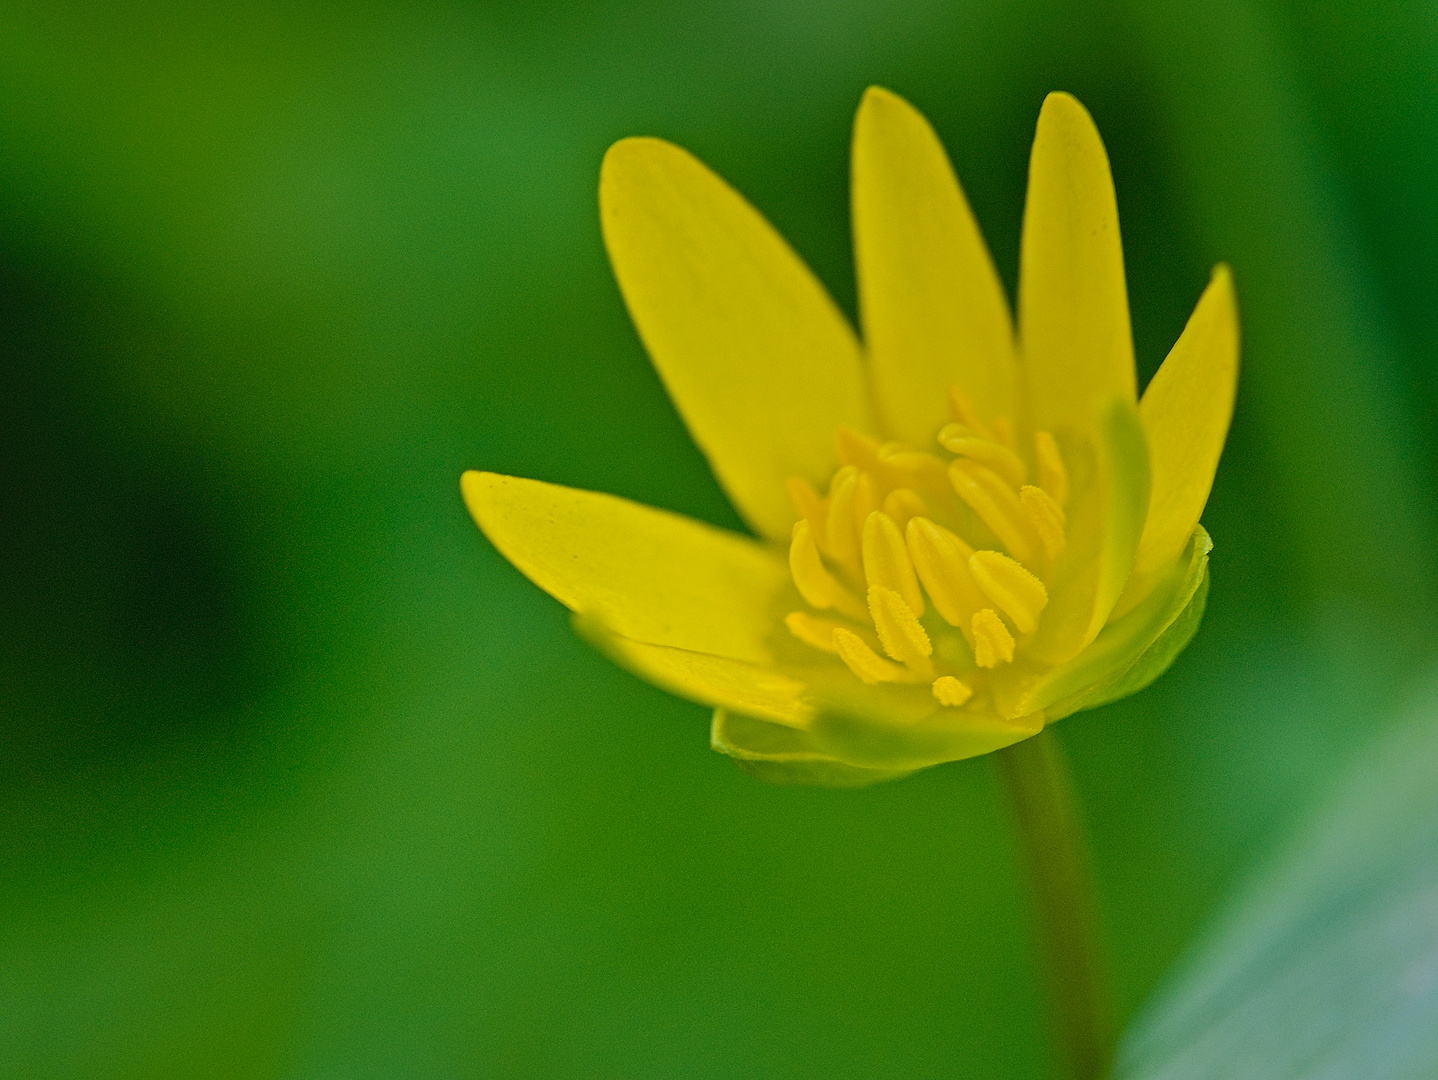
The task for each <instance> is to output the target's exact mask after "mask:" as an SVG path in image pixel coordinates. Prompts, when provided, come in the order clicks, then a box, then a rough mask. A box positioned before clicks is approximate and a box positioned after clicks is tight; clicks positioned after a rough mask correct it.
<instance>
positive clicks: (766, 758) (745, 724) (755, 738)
mask: <svg viewBox="0 0 1438 1080" xmlns="http://www.w3.org/2000/svg"><path fill="white" fill-rule="evenodd" d="M709 745H710V746H712V747H713V748H714V749H715V750H718V751H719V752H720V753H721V754H728V755H729V756H730V757H732V758H733V759H734V761H735V763H736V764H737V765H738V766H739V767H740V768H741V769H743V770H744V771H745V772H747V773H749V774H751V775H752V776H756V777H758V778H759V779H760V780H764V781H766V782H768V783H770V784H806V785H808V786H810V787H838V788H852V787H867V786H868V785H870V784H878V783H881V782H883V781H885V780H896V779H898V778H899V777H901V776H908V775H909V773H910V772H912V771H913V770H911V769H865V768H862V767H860V766H858V765H846V764H845V763H844V762H842V761H839V760H838V759H837V758H834V757H831V756H830V755H828V754H826V753H824V752H823V751H822V750H820V749H819V748H818V744H817V742H816V740H815V739H814V736H813V735H811V734H809V733H808V732H807V731H799V730H797V729H796V728H791V727H784V726H783V725H781V724H771V723H769V722H768V721H766V720H756V719H754V718H753V717H752V716H740V715H738V714H737V713H731V712H727V711H725V710H724V709H715V710H714V722H713V724H712V725H711V727H710V729H709Z"/></svg>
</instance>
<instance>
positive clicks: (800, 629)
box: [784, 611, 854, 652]
mask: <svg viewBox="0 0 1438 1080" xmlns="http://www.w3.org/2000/svg"><path fill="white" fill-rule="evenodd" d="M784 625H785V626H786V627H788V629H789V633H791V634H793V635H794V636H795V637H796V638H798V639H799V640H800V641H802V642H803V643H804V644H805V645H812V646H814V648H816V649H823V650H824V651H825V652H837V651H838V650H837V649H836V648H835V647H834V631H835V630H838V629H840V628H843V629H845V630H848V631H850V632H851V633H852V632H853V631H854V628H853V627H851V626H844V624H843V623H838V622H835V621H834V620H833V619H821V618H819V617H818V616H817V615H810V614H809V613H808V612H807V611H791V612H789V614H787V615H785V616H784Z"/></svg>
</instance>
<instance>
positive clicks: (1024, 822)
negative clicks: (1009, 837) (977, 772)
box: [993, 728, 1113, 1080]
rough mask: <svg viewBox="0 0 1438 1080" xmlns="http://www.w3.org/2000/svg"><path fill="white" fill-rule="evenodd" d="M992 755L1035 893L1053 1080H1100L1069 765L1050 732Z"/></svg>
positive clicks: (1085, 872) (1102, 1030) (1085, 888)
mask: <svg viewBox="0 0 1438 1080" xmlns="http://www.w3.org/2000/svg"><path fill="white" fill-rule="evenodd" d="M993 756H994V760H995V762H996V763H997V764H998V770H999V775H1000V776H1001V777H1002V778H1003V783H1004V787H1005V788H1006V789H1007V791H1008V796H1009V802H1010V804H1011V805H1012V807H1013V812H1014V822H1015V831H1016V833H1017V840H1018V846H1019V849H1020V852H1019V855H1020V861H1021V862H1022V863H1024V865H1025V869H1026V871H1027V876H1028V879H1029V884H1030V886H1031V888H1032V892H1033V903H1034V916H1035V922H1036V923H1037V930H1038V943H1039V950H1040V953H1041V956H1042V964H1043V969H1044V981H1045V983H1046V984H1047V989H1048V997H1049V1008H1050V1013H1051V1016H1052V1022H1053V1030H1054V1043H1055V1046H1054V1050H1055V1052H1056V1054H1057V1057H1058V1060H1059V1068H1060V1071H1059V1075H1060V1076H1062V1077H1066V1078H1067V1080H1099V1078H1100V1077H1103V1076H1105V1075H1106V1074H1107V1072H1108V1068H1109V1063H1110V1059H1111V1056H1112V1053H1113V1028H1112V1021H1111V1019H1110V1012H1109V1005H1108V996H1107V993H1106V986H1105V981H1104V971H1103V960H1102V955H1101V950H1100V948H1099V941H1098V920H1097V917H1096V913H1095V910H1094V902H1093V885H1092V879H1091V876H1090V872H1089V861H1088V846H1087V843H1086V840H1085V836H1084V829H1083V823H1082V822H1081V821H1080V820H1079V813H1078V806H1077V804H1076V801H1075V799H1074V793H1073V784H1072V782H1071V781H1070V779H1069V771H1068V763H1067V761H1066V760H1065V758H1064V754H1063V748H1062V747H1061V746H1060V745H1059V741H1058V738H1057V737H1056V736H1055V735H1054V733H1053V731H1052V730H1051V729H1049V728H1044V730H1043V731H1041V732H1039V733H1038V734H1037V735H1035V736H1034V737H1033V738H1031V739H1025V740H1024V741H1023V742H1020V743H1015V744H1014V745H1013V746H1010V747H1008V748H1007V749H1004V750H1000V751H998V752H997V753H996V754H994V755H993Z"/></svg>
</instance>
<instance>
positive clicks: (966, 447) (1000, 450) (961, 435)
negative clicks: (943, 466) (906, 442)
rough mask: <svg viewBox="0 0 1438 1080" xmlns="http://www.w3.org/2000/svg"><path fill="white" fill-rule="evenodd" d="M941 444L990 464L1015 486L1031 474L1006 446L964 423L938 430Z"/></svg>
mask: <svg viewBox="0 0 1438 1080" xmlns="http://www.w3.org/2000/svg"><path fill="white" fill-rule="evenodd" d="M939 445H940V446H942V447H943V448H944V449H945V450H947V451H949V452H950V453H953V454H958V455H959V456H960V457H966V458H973V459H974V460H975V461H977V462H979V464H981V465H987V466H988V467H989V468H990V469H992V470H993V471H994V472H996V473H998V474H999V475H1000V476H1002V477H1003V478H1004V479H1005V480H1007V481H1008V482H1009V483H1010V484H1012V485H1013V486H1014V487H1018V486H1019V485H1020V484H1022V483H1024V481H1026V480H1027V479H1028V477H1029V471H1028V468H1027V467H1026V466H1025V465H1024V463H1023V459H1022V458H1020V457H1019V456H1018V454H1015V453H1014V452H1013V451H1012V450H1010V449H1009V448H1008V447H1007V446H1002V445H1000V444H999V443H996V442H991V441H990V440H988V439H981V438H979V437H978V436H977V435H975V434H974V432H973V429H972V428H970V427H968V426H967V425H965V424H949V425H947V426H945V427H943V428H940V429H939Z"/></svg>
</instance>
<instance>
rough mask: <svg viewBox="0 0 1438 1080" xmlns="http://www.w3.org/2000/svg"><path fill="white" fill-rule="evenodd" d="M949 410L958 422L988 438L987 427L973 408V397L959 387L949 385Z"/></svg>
mask: <svg viewBox="0 0 1438 1080" xmlns="http://www.w3.org/2000/svg"><path fill="white" fill-rule="evenodd" d="M949 412H951V413H952V414H953V416H954V419H955V420H957V421H958V422H959V423H961V424H968V425H969V427H971V428H973V429H974V430H975V431H976V432H978V433H979V435H980V436H982V437H983V438H985V439H987V438H989V429H988V428H987V427H985V426H984V422H983V421H982V420H980V419H979V413H978V410H977V409H975V408H974V401H973V399H972V398H971V397H969V395H968V394H966V393H964V391H963V389H962V388H961V387H958V386H950V387H949Z"/></svg>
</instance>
